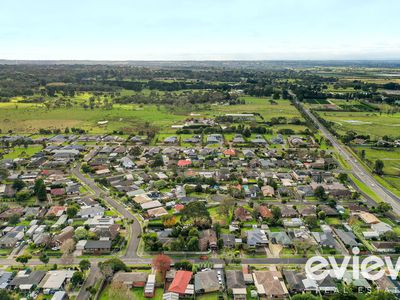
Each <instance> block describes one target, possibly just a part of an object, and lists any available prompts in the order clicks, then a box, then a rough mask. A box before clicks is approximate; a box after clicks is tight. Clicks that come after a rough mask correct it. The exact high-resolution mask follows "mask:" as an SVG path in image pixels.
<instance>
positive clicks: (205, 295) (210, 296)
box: [196, 293, 219, 300]
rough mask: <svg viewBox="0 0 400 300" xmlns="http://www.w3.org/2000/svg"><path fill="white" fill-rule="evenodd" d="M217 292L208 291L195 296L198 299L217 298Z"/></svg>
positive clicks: (215, 299)
mask: <svg viewBox="0 0 400 300" xmlns="http://www.w3.org/2000/svg"><path fill="white" fill-rule="evenodd" d="M218 295H219V294H218V293H208V294H204V295H200V296H196V299H198V300H218Z"/></svg>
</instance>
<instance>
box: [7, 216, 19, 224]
mask: <svg viewBox="0 0 400 300" xmlns="http://www.w3.org/2000/svg"><path fill="white" fill-rule="evenodd" d="M18 223H19V216H18V215H17V214H13V215H11V216H10V217H9V218H8V224H10V225H15V224H18Z"/></svg>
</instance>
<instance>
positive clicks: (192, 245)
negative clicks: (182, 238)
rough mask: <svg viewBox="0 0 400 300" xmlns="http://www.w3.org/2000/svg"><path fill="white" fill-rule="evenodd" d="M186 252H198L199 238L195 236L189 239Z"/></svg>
mask: <svg viewBox="0 0 400 300" xmlns="http://www.w3.org/2000/svg"><path fill="white" fill-rule="evenodd" d="M186 247H187V250H188V251H199V238H198V237H197V236H193V237H191V238H190V239H189V240H188V241H187V244H186Z"/></svg>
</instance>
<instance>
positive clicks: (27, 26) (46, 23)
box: [0, 0, 400, 60]
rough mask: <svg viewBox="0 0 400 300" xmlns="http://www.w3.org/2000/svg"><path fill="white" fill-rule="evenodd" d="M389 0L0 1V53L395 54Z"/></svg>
mask: <svg viewBox="0 0 400 300" xmlns="http://www.w3.org/2000/svg"><path fill="white" fill-rule="evenodd" d="M399 12H400V1H398V0H140V1H139V0H1V1H0V59H12V60H14V59H15V60H22V59H30V60H61V59H62V60H277V59H279V60H287V59H400V17H399Z"/></svg>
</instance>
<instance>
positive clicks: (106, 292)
mask: <svg viewBox="0 0 400 300" xmlns="http://www.w3.org/2000/svg"><path fill="white" fill-rule="evenodd" d="M110 290H111V289H110V286H109V285H107V286H106V287H105V288H104V289H103V291H102V292H101V294H100V297H99V300H124V299H126V298H125V297H124V295H118V294H117V293H112V292H110ZM131 292H132V299H135V300H144V299H149V298H145V297H144V293H143V288H133V289H131ZM163 293H164V290H163V289H162V288H157V289H156V292H155V295H154V297H153V298H151V299H153V300H161V299H162V295H163Z"/></svg>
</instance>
